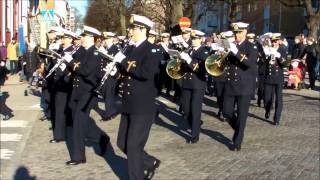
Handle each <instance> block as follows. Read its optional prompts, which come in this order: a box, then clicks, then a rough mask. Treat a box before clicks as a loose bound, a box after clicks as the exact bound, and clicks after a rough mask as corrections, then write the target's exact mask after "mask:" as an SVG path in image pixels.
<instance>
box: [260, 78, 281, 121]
mask: <svg viewBox="0 0 320 180" xmlns="http://www.w3.org/2000/svg"><path fill="white" fill-rule="evenodd" d="M264 88H265V89H264V107H265V110H266V113H270V110H271V107H272V103H273V99H274V98H273V96H274V94H275V95H276V98H275V113H274V118H273V120H274V122H275V123H279V121H280V116H281V112H282V83H280V84H265V87H264Z"/></svg>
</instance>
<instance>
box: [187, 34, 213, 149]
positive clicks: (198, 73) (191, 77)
mask: <svg viewBox="0 0 320 180" xmlns="http://www.w3.org/2000/svg"><path fill="white" fill-rule="evenodd" d="M204 35H205V34H204V33H203V32H201V31H198V30H193V31H192V32H191V40H192V50H191V51H190V52H188V53H185V52H182V53H181V58H182V59H184V60H185V61H186V62H187V63H188V66H187V70H186V71H187V72H186V74H185V76H184V77H183V79H182V98H181V101H182V110H183V112H184V118H185V119H186V120H188V122H189V126H190V128H191V137H190V138H189V139H188V140H187V143H192V144H193V143H197V142H198V141H199V134H200V126H201V110H202V102H203V97H204V93H205V89H206V70H205V66H204V62H205V60H206V58H207V57H208V56H209V52H208V50H207V48H206V47H205V46H202V45H201V39H202V37H203V36H204Z"/></svg>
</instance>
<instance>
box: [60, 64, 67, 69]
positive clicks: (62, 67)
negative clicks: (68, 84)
mask: <svg viewBox="0 0 320 180" xmlns="http://www.w3.org/2000/svg"><path fill="white" fill-rule="evenodd" d="M59 68H60V69H61V71H64V70H65V69H66V68H67V65H66V64H65V63H62V64H60V66H59Z"/></svg>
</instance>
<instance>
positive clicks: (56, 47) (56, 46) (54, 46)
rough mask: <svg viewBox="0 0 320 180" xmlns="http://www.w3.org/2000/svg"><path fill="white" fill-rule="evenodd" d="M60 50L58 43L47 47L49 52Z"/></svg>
mask: <svg viewBox="0 0 320 180" xmlns="http://www.w3.org/2000/svg"><path fill="white" fill-rule="evenodd" d="M59 48H60V44H58V43H53V44H50V45H49V49H51V50H58V49H59Z"/></svg>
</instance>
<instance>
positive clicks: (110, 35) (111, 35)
mask: <svg viewBox="0 0 320 180" xmlns="http://www.w3.org/2000/svg"><path fill="white" fill-rule="evenodd" d="M102 34H103V36H104V37H105V38H106V37H115V36H116V34H115V33H113V32H103V33H102Z"/></svg>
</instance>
